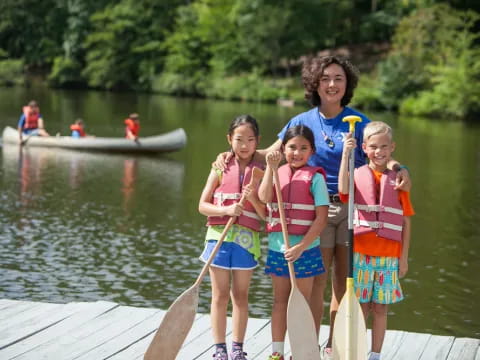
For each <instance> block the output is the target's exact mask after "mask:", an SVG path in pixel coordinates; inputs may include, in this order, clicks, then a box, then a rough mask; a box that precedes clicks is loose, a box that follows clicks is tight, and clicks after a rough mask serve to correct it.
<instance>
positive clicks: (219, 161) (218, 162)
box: [212, 151, 233, 171]
mask: <svg viewBox="0 0 480 360" xmlns="http://www.w3.org/2000/svg"><path fill="white" fill-rule="evenodd" d="M232 156H233V153H232V152H230V151H228V152H223V153H220V154H218V156H217V158H216V159H215V161H214V162H213V163H212V167H213V168H214V169H218V170H221V171H223V170H225V168H226V167H227V164H228V162H229V161H230V159H231V158H232Z"/></svg>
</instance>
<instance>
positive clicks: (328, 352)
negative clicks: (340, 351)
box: [320, 347, 333, 360]
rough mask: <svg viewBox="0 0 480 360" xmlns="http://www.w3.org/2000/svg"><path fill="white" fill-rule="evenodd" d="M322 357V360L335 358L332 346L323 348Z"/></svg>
mask: <svg viewBox="0 0 480 360" xmlns="http://www.w3.org/2000/svg"><path fill="white" fill-rule="evenodd" d="M320 359H322V360H333V352H332V348H330V347H324V348H323V349H322V352H321V354H320Z"/></svg>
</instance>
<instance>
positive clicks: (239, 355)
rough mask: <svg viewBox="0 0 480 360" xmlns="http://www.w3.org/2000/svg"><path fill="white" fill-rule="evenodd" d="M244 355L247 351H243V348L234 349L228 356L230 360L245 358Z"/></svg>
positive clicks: (244, 359)
mask: <svg viewBox="0 0 480 360" xmlns="http://www.w3.org/2000/svg"><path fill="white" fill-rule="evenodd" d="M245 355H247V353H246V352H243V350H235V351H232V352H231V353H230V358H231V359H232V360H247V358H246V357H245Z"/></svg>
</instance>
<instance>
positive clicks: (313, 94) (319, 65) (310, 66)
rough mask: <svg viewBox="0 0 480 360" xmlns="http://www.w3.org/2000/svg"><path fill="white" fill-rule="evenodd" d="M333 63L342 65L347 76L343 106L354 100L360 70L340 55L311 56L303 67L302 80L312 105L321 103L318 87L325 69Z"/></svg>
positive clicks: (306, 96) (341, 102) (306, 97)
mask: <svg viewBox="0 0 480 360" xmlns="http://www.w3.org/2000/svg"><path fill="white" fill-rule="evenodd" d="M331 64H337V65H340V66H341V67H342V68H343V70H344V71H345V74H346V76H347V88H346V89H345V95H344V96H343V98H342V100H341V101H340V104H341V105H342V106H346V105H348V103H349V102H350V100H352V97H353V92H354V90H355V88H356V87H357V84H358V70H357V69H356V68H355V67H354V66H353V65H352V63H350V61H348V60H347V59H344V58H341V57H338V56H322V57H310V58H308V59H307V60H306V61H305V62H304V63H303V67H302V82H303V87H304V88H305V99H307V100H308V102H309V103H310V104H311V105H312V106H319V105H320V104H321V100H320V96H319V95H318V87H319V85H320V78H321V76H322V75H323V71H324V70H325V68H326V67H328V66H329V65H331Z"/></svg>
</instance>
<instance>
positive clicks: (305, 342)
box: [273, 169, 320, 360]
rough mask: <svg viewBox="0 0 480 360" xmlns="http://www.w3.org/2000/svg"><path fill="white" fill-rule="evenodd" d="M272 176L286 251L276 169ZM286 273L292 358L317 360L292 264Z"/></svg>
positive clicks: (308, 314)
mask: <svg viewBox="0 0 480 360" xmlns="http://www.w3.org/2000/svg"><path fill="white" fill-rule="evenodd" d="M273 176H274V179H275V192H276V194H277V202H278V211H279V212H280V222H281V224H282V234H283V240H284V242H285V247H286V248H287V249H288V248H290V242H289V241H288V229H287V221H286V218H285V209H284V208H283V199H282V191H281V189H280V187H279V184H280V180H279V178H278V171H277V169H273ZM288 271H289V273H290V281H291V283H292V290H291V292H290V297H289V299H288V306H287V330H288V338H289V339H290V348H291V350H292V358H293V359H298V360H319V359H320V350H319V348H318V338H317V332H316V330H315V322H314V320H313V315H312V311H311V310H310V306H309V304H308V302H307V300H306V299H305V297H304V296H303V294H302V293H301V292H300V290H299V289H298V286H297V279H296V277H295V268H294V266H293V262H290V261H289V262H288Z"/></svg>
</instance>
